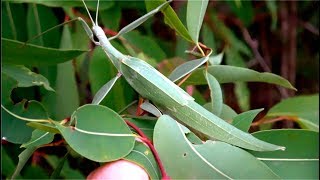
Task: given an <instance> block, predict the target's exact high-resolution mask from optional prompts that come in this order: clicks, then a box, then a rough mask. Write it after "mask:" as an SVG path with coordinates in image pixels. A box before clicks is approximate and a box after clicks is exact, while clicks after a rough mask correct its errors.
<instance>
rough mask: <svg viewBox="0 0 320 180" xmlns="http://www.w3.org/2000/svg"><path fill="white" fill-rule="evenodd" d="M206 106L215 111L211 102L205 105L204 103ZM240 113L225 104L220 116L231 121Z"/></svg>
mask: <svg viewBox="0 0 320 180" xmlns="http://www.w3.org/2000/svg"><path fill="white" fill-rule="evenodd" d="M203 107H204V108H206V109H207V110H208V111H210V112H213V111H212V108H213V107H212V106H211V103H210V102H209V103H206V104H205V105H203ZM237 115H238V114H237V113H236V112H235V111H234V110H233V109H232V108H231V107H230V106H228V105H226V104H223V105H222V110H221V114H220V116H219V117H220V118H221V119H223V120H225V121H227V122H229V123H231V122H232V120H233V118H235V117H236V116H237Z"/></svg>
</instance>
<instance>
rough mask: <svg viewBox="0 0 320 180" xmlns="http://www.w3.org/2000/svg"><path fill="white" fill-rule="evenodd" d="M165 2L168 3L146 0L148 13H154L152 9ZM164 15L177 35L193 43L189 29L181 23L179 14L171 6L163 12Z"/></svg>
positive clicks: (163, 0)
mask: <svg viewBox="0 0 320 180" xmlns="http://www.w3.org/2000/svg"><path fill="white" fill-rule="evenodd" d="M163 2H166V0H157V1H150V0H145V3H146V8H147V10H148V11H152V9H154V8H156V7H157V6H159V5H160V4H162V3H163ZM162 13H163V15H164V19H165V22H166V23H167V24H168V25H169V26H170V27H171V28H172V29H174V30H175V31H176V32H177V34H179V35H180V36H181V37H183V38H184V39H185V40H187V41H189V42H193V40H192V38H191V36H190V35H189V33H188V31H187V29H186V28H185V26H184V25H183V24H182V22H181V21H180V19H179V17H178V16H177V14H176V13H175V12H174V10H173V9H172V7H171V6H168V7H167V8H165V9H163V10H162Z"/></svg>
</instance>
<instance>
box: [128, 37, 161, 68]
mask: <svg viewBox="0 0 320 180" xmlns="http://www.w3.org/2000/svg"><path fill="white" fill-rule="evenodd" d="M123 37H124V38H125V39H126V40H127V41H128V42H129V43H130V45H131V46H133V47H136V48H138V49H140V50H141V51H142V52H143V53H144V54H146V55H147V56H150V57H152V58H154V59H156V60H157V61H158V62H160V61H162V60H163V59H165V58H166V54H165V52H164V51H163V50H162V49H161V47H160V46H159V45H158V43H157V42H156V41H155V40H154V39H152V38H150V37H148V36H143V35H141V34H140V33H139V32H138V31H131V32H128V33H127V34H124V35H123Z"/></svg>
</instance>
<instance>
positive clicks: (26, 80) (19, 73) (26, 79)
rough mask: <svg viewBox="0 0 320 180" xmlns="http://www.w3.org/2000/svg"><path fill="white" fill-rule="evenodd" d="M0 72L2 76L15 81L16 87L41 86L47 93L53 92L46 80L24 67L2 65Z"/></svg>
mask: <svg viewBox="0 0 320 180" xmlns="http://www.w3.org/2000/svg"><path fill="white" fill-rule="evenodd" d="M1 70H2V73H3V74H6V75H7V76H9V77H11V78H13V79H15V80H16V81H17V82H18V85H17V86H18V87H31V86H43V87H44V88H46V89H47V90H49V91H54V90H53V89H52V87H51V86H50V84H49V81H48V79H47V78H45V77H44V76H42V75H41V74H36V73H34V72H32V71H30V69H28V68H26V67H25V66H22V65H13V64H4V65H3V66H2V69H1Z"/></svg>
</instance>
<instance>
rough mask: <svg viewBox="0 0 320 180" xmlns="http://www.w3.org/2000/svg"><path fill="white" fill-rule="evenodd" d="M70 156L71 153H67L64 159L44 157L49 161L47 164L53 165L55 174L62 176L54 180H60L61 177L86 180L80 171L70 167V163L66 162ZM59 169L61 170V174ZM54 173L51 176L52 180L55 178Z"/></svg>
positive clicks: (51, 156)
mask: <svg viewBox="0 0 320 180" xmlns="http://www.w3.org/2000/svg"><path fill="white" fill-rule="evenodd" d="M68 154H69V153H67V154H66V155H65V156H64V157H63V158H58V157H57V156H54V155H47V156H45V157H44V158H45V159H46V160H47V162H48V163H49V164H50V165H51V167H52V168H53V169H55V171H54V172H53V173H57V174H58V173H59V175H60V176H58V177H57V178H54V179H58V178H59V177H64V178H65V179H85V177H84V176H83V174H82V173H81V172H80V171H79V170H76V169H73V168H71V167H70V165H69V162H68V161H66V160H67V157H68ZM61 166H62V167H61ZM58 168H61V171H60V172H59V169H58ZM53 173H52V174H51V178H53V175H54V174H53Z"/></svg>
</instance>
